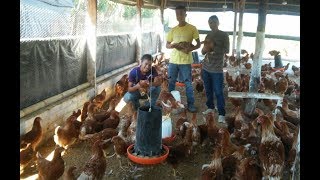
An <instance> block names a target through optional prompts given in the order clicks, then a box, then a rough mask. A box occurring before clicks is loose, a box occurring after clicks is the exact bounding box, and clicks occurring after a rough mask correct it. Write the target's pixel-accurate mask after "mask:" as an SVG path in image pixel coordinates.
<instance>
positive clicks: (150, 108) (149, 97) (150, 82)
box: [149, 64, 152, 112]
mask: <svg viewBox="0 0 320 180" xmlns="http://www.w3.org/2000/svg"><path fill="white" fill-rule="evenodd" d="M150 76H151V81H150V88H149V92H150V96H149V112H151V88H152V64H151V74H150Z"/></svg>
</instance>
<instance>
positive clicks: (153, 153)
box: [127, 106, 169, 164]
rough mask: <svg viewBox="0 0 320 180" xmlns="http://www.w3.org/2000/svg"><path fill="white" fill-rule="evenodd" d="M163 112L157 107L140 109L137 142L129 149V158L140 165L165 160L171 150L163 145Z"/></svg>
mask: <svg viewBox="0 0 320 180" xmlns="http://www.w3.org/2000/svg"><path fill="white" fill-rule="evenodd" d="M161 128H162V110H161V108H159V107H157V106H142V107H140V108H139V109H138V117H137V127H136V142H135V144H134V145H133V144H132V145H131V146H129V147H128V149H127V152H128V158H129V159H131V160H132V161H133V162H136V163H139V164H156V163H161V162H162V161H163V160H165V159H166V158H167V156H168V154H169V149H168V148H167V147H166V146H165V145H162V137H161V136H162V130H161Z"/></svg>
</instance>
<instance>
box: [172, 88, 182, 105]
mask: <svg viewBox="0 0 320 180" xmlns="http://www.w3.org/2000/svg"><path fill="white" fill-rule="evenodd" d="M171 94H172V96H173V97H174V99H175V100H176V101H179V102H181V96H180V92H179V91H177V90H173V91H171Z"/></svg>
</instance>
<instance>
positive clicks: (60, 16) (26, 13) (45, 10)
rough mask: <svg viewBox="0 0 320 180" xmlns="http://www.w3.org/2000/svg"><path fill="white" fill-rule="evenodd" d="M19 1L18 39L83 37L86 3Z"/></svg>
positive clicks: (69, 0)
mask: <svg viewBox="0 0 320 180" xmlns="http://www.w3.org/2000/svg"><path fill="white" fill-rule="evenodd" d="M76 2H77V3H76V4H74V3H73V2H72V0H60V1H54V0H21V1H20V39H22V40H24V39H34V38H53V37H63V36H76V35H83V34H84V30H85V28H84V27H85V26H84V25H85V15H86V11H87V10H86V8H87V5H86V1H80V2H78V1H76Z"/></svg>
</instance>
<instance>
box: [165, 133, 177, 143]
mask: <svg viewBox="0 0 320 180" xmlns="http://www.w3.org/2000/svg"><path fill="white" fill-rule="evenodd" d="M175 138H176V135H175V134H172V135H171V136H170V137H166V138H163V139H162V142H166V143H171V142H172V141H174V139H175Z"/></svg>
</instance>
